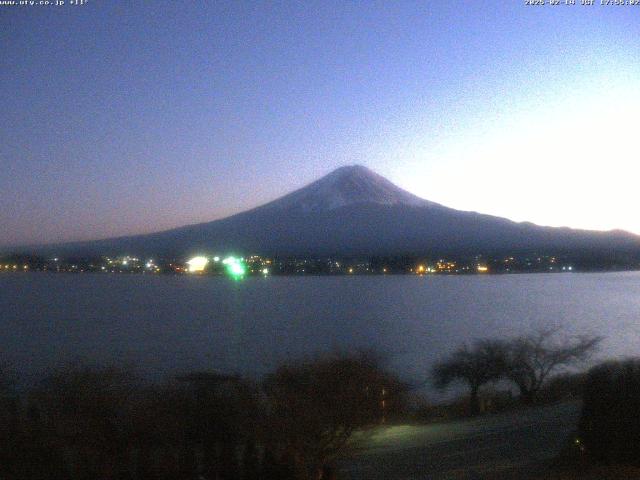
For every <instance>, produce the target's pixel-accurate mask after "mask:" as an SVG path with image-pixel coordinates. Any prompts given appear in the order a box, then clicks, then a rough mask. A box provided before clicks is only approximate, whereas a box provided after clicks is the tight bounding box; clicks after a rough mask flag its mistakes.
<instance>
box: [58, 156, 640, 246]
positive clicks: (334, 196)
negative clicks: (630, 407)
mask: <svg viewBox="0 0 640 480" xmlns="http://www.w3.org/2000/svg"><path fill="white" fill-rule="evenodd" d="M58 247H59V248H58V250H57V251H60V247H61V248H62V249H63V250H66V251H71V250H73V251H76V252H82V253H87V254H124V253H132V254H134V253H135V254H140V255H142V254H147V253H148V254H153V255H187V254H192V253H196V252H221V253H225V252H243V253H258V254H263V255H274V256H295V255H318V256H321V255H322V256H324V255H403V254H407V255H414V254H417V255H426V254H429V255H447V254H477V253H480V254H489V253H517V252H544V251H549V252H554V253H563V252H564V253H575V252H580V253H581V254H589V252H597V253H598V254H619V253H622V254H629V253H631V254H633V255H634V256H640V237H639V236H636V235H633V234H631V233H628V232H623V231H618V230H615V231H609V232H600V231H588V230H575V229H569V228H553V227H541V226H538V225H534V224H532V223H528V222H524V223H516V222H513V221H511V220H507V219H505V218H500V217H495V216H491V215H484V214H480V213H476V212H467V211H459V210H454V209H451V208H448V207H445V206H443V205H440V204H437V203H434V202H430V201H428V200H424V199H422V198H419V197H417V196H415V195H413V194H411V193H409V192H407V191H405V190H403V189H401V188H399V187H398V186H396V185H394V184H393V183H391V182H390V181H389V180H387V179H385V178H384V177H382V176H380V175H378V174H376V173H374V172H372V171H371V170H369V169H368V168H366V167H363V166H359V165H355V166H346V167H341V168H338V169H337V170H334V171H333V172H331V173H329V174H328V175H326V176H325V177H323V178H321V179H319V180H317V181H315V182H313V183H311V184H310V185H307V186H306V187H303V188H301V189H299V190H296V191H294V192H292V193H289V194H288V195H285V196H283V197H281V198H279V199H277V200H274V201H272V202H270V203H267V204H265V205H262V206H259V207H257V208H254V209H252V210H248V211H245V212H242V213H239V214H236V215H233V216H230V217H227V218H224V219H221V220H215V221H212V222H207V223H201V224H196V225H188V226H185V227H180V228H175V229H172V230H167V231H163V232H159V233H152V234H145V235H135V236H128V237H119V238H112V239H106V240H96V241H90V242H82V243H72V244H65V245H63V246H58Z"/></svg>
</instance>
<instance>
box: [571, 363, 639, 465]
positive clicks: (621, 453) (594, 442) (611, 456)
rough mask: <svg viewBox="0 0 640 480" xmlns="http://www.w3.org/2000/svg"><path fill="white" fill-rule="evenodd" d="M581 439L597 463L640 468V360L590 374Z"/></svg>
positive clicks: (600, 367)
mask: <svg viewBox="0 0 640 480" xmlns="http://www.w3.org/2000/svg"><path fill="white" fill-rule="evenodd" d="M580 437H581V439H582V441H583V443H584V446H585V449H586V452H587V453H588V454H589V456H590V457H591V458H593V459H594V460H596V461H600V462H605V463H607V464H611V463H617V464H629V465H640V359H630V360H626V361H620V362H607V363H604V364H601V365H598V366H596V367H594V368H592V369H591V370H590V371H589V373H588V374H587V379H586V382H585V388H584V406H583V410H582V418H581V420H580Z"/></svg>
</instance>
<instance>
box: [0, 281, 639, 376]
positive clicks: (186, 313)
mask: <svg viewBox="0 0 640 480" xmlns="http://www.w3.org/2000/svg"><path fill="white" fill-rule="evenodd" d="M549 326H562V327H563V328H564V329H565V331H566V333H567V334H582V333H589V334H597V335H604V336H606V339H605V341H604V343H603V345H602V349H601V352H600V354H599V355H600V357H619V356H627V355H635V354H638V353H640V272H630V273H629V272H625V273H589V274H587V273H568V274H531V275H525V274H522V275H473V276H424V277H418V276H408V275H403V276H338V277H267V278H247V279H244V280H241V281H234V280H231V279H228V278H222V277H205V276H168V275H157V276H152V275H114V274H103V275H101V274H78V275H73V274H47V273H16V274H2V275H0V329H1V330H0V354H1V355H2V357H4V358H5V359H8V360H9V361H10V362H11V363H13V365H14V366H15V368H16V369H17V370H18V371H20V372H21V373H22V374H23V375H25V376H26V377H27V378H29V377H30V376H32V375H35V376H34V377H33V378H37V377H38V376H40V375H41V374H42V373H44V371H45V370H47V369H48V368H52V367H56V366H59V365H61V364H63V363H65V362H67V361H69V360H73V359H78V358H80V359H88V360H91V361H97V362H103V363H104V362H112V361H117V362H122V361H125V362H130V363H134V364H136V365H138V366H139V368H140V369H141V370H142V371H144V372H147V373H149V374H151V375H166V374H173V373H176V372H184V371H186V370H190V369H203V368H212V369H216V370H221V371H225V372H234V373H241V374H244V375H249V376H259V375H260V374H263V373H265V372H267V371H269V370H271V369H272V368H274V367H275V366H276V365H277V364H279V363H280V362H283V361H285V360H287V359H292V358H299V357H301V356H305V355H309V354H313V353H314V352H320V351H326V350H331V349H355V348H367V349H368V348H373V349H376V350H379V351H381V352H383V353H385V354H387V355H388V358H389V361H390V364H391V366H392V368H394V369H396V370H397V371H398V372H399V373H401V374H402V375H403V376H404V377H405V378H407V379H408V380H410V381H412V382H419V381H421V380H424V379H425V378H426V376H427V372H428V370H429V367H430V365H432V363H433V362H434V361H435V360H437V359H440V358H442V357H443V356H444V355H446V354H447V353H448V352H450V351H451V350H452V349H453V348H455V347H456V346H457V345H459V344H460V343H461V342H464V341H470V340H473V339H474V338H481V337H491V336H497V337H503V336H511V335H517V334H521V333H525V332H528V331H530V330H532V329H535V328H539V327H549Z"/></svg>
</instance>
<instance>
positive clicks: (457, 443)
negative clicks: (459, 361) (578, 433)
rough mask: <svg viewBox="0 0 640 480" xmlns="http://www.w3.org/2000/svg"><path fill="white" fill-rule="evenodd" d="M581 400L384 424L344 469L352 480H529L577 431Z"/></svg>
mask: <svg viewBox="0 0 640 480" xmlns="http://www.w3.org/2000/svg"><path fill="white" fill-rule="evenodd" d="M579 414H580V404H579V403H578V402H570V403H563V404H559V405H551V406H545V407H536V408H531V409H526V410H520V411H517V412H510V413H503V414H496V415H488V416H483V417H478V418H475V419H471V420H461V421H455V422H449V423H441V424H433V425H421V426H412V425H399V426H391V427H381V428H378V429H377V430H376V431H375V432H373V434H372V436H370V437H368V438H366V439H362V440H360V441H359V442H358V445H359V448H358V450H357V451H356V453H355V454H354V455H353V456H352V458H350V459H348V460H346V461H345V462H344V463H343V464H342V465H341V468H340V471H341V478H345V479H348V480H377V479H381V480H382V479H384V480H484V479H487V480H488V479H491V480H493V479H498V478H500V479H503V478H504V479H507V478H509V479H511V478H514V479H515V478H518V479H524V478H529V477H531V476H532V475H533V476H535V473H539V472H536V468H539V467H538V466H539V465H540V464H543V463H544V461H545V460H549V459H551V458H553V457H554V456H556V455H557V454H558V453H559V452H560V450H561V449H562V448H563V447H564V446H565V445H566V444H567V441H568V439H569V437H570V435H571V434H572V432H574V431H575V429H576V426H577V422H578V418H579Z"/></svg>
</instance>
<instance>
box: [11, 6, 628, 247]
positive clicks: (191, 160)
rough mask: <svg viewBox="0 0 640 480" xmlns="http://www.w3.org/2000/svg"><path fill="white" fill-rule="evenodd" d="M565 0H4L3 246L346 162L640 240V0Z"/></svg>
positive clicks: (235, 200) (300, 179)
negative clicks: (585, 2)
mask: <svg viewBox="0 0 640 480" xmlns="http://www.w3.org/2000/svg"><path fill="white" fill-rule="evenodd" d="M562 1H563V2H564V0H562ZM67 3H68V2H67ZM576 3H577V4H578V5H575V6H567V5H559V6H549V5H546V6H544V7H527V6H525V5H524V0H495V1H473V2H472V1H468V0H459V1H455V0H453V1H447V2H441V1H427V0H425V1H416V2H402V1H399V2H373V1H366V2H365V1H362V2H359V1H352V2H348V1H347V2H345V1H337V2H329V1H318V2H311V1H310V2H260V1H259V2H253V1H251V2H249V1H247V2H240V1H229V2H222V1H220V2H213V1H210V2H209V1H206V2H205V1H188V0H184V1H180V0H178V1H171V2H169V1H166V2H165V1H158V2H128V1H122V2H118V1H111V0H110V1H105V0H89V3H88V4H87V5H84V6H71V5H66V6H64V7H53V6H48V7H47V6H30V7H19V6H15V7H5V6H0V41H1V45H2V49H1V50H0V86H1V88H0V120H1V121H0V125H1V126H2V129H1V131H0V246H7V245H13V244H27V243H45V242H55V241H63V240H76V239H92V238H101V237H108V236H115V235H124V234H131V233H142V232H150V231H156V230H161V229H165V228H169V227H174V226H180V225H184V224H187V223H194V222H202V221H207V220H213V219H216V218H221V217H224V216H226V215H229V214H232V213H236V212H239V211H241V210H245V209H247V208H250V207H253V206H257V205H258V204H261V203H264V202H266V201H268V200H272V199H274V198H276V197H278V196H280V195H282V194H284V193H287V192H288V191H290V190H292V189H294V188H297V187H300V186H302V185H304V184H306V183H308V182H311V181H312V180H314V179H316V178H317V177H319V176H321V175H323V174H326V173H328V172H329V171H331V170H332V169H334V168H336V167H339V166H341V165H345V164H354V163H359V164H363V165H366V166H368V167H370V168H372V169H373V170H375V171H377V172H378V173H380V174H382V175H384V176H386V177H388V178H389V179H390V180H391V181H393V182H395V183H396V184H398V185H399V186H401V187H403V188H405V189H407V190H409V191H411V192H413V193H415V194H417V195H419V196H422V197H424V198H427V199H429V200H432V201H435V202H439V203H442V204H445V205H447V206H450V207H453V208H458V209H465V210H476V211H481V212H484V213H490V214H494V215H500V216H505V217H508V218H511V219H514V220H518V221H520V220H529V221H533V222H536V223H539V224H544V225H554V226H559V225H568V226H572V227H581V228H593V229H610V228H623V229H626V230H630V231H634V232H636V233H640V215H638V213H637V210H638V203H639V201H638V200H640V188H639V187H640V40H639V39H640V6H622V7H620V6H608V7H606V6H600V5H595V6H592V7H584V6H580V0H577V2H576ZM597 3H599V1H598V2H597Z"/></svg>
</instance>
